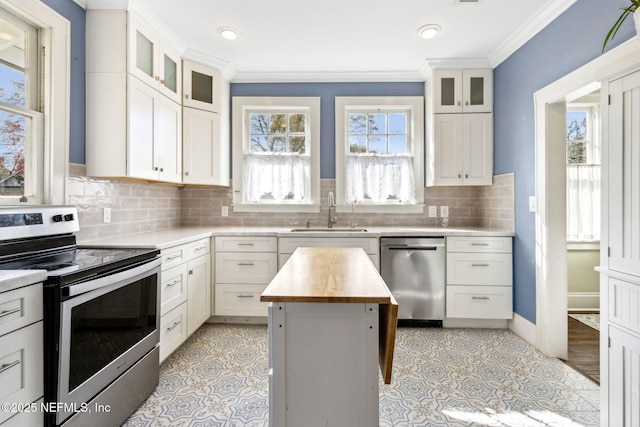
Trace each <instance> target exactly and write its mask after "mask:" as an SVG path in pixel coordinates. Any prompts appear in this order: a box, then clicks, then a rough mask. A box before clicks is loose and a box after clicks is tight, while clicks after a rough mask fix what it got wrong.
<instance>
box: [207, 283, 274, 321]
mask: <svg viewBox="0 0 640 427" xmlns="http://www.w3.org/2000/svg"><path fill="white" fill-rule="evenodd" d="M266 287H267V285H236V284H227V283H220V284H218V283H217V284H216V291H215V293H216V299H215V301H216V302H215V305H216V307H215V308H216V310H215V313H216V315H217V316H266V315H267V312H268V306H269V304H268V303H266V302H260V294H262V292H263V291H264V290H265V288H266Z"/></svg>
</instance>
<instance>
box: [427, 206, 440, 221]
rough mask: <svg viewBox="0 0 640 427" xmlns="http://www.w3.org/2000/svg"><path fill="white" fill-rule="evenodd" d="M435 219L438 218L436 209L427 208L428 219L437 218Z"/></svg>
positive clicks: (435, 207)
mask: <svg viewBox="0 0 640 427" xmlns="http://www.w3.org/2000/svg"><path fill="white" fill-rule="evenodd" d="M437 217H438V207H437V206H429V218H437Z"/></svg>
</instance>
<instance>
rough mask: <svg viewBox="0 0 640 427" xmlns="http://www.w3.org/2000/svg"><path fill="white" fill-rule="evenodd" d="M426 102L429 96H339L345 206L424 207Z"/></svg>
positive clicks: (339, 185)
mask: <svg viewBox="0 0 640 427" xmlns="http://www.w3.org/2000/svg"><path fill="white" fill-rule="evenodd" d="M423 105H424V100H423V97H336V193H337V202H338V209H339V210H342V211H349V210H351V209H352V207H353V208H354V210H357V211H359V212H397V213H402V212H405V213H421V212H422V211H423V208H424V205H423V199H424V190H423V185H422V182H423V181H422V179H423V178H422V177H423V176H424V173H423V163H424V161H423V153H424V118H423V117H424V107H423ZM340 208H342V209H340Z"/></svg>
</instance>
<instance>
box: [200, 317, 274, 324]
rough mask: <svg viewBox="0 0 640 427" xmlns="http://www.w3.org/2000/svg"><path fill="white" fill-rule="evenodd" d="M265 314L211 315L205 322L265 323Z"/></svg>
mask: <svg viewBox="0 0 640 427" xmlns="http://www.w3.org/2000/svg"><path fill="white" fill-rule="evenodd" d="M267 319H268V318H267V317H266V316H211V317H209V319H208V320H207V323H237V324H243V325H266V324H267Z"/></svg>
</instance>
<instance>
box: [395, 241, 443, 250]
mask: <svg viewBox="0 0 640 427" xmlns="http://www.w3.org/2000/svg"><path fill="white" fill-rule="evenodd" d="M382 247H384V248H387V249H389V250H390V251H398V250H405V251H408V250H418V251H436V250H438V248H444V245H443V244H437V243H436V244H433V243H432V244H424V245H420V244H418V245H416V244H411V245H410V244H387V245H385V244H383V245H382Z"/></svg>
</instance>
